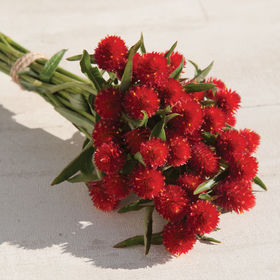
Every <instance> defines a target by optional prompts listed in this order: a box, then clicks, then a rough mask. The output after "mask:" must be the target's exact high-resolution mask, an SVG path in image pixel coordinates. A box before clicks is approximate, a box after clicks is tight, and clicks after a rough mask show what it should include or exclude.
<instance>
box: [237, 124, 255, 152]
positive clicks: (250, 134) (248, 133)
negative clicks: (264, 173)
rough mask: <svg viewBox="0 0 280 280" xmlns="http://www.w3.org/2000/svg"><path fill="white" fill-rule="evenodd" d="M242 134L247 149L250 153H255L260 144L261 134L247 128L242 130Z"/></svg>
mask: <svg viewBox="0 0 280 280" xmlns="http://www.w3.org/2000/svg"><path fill="white" fill-rule="evenodd" d="M240 134H241V136H243V137H244V138H245V142H246V151H247V152H248V153H249V154H252V153H254V152H255V151H256V149H257V148H258V146H259V144H260V136H259V135H258V134H257V133H256V132H254V131H252V130H250V129H247V128H245V129H243V130H241V131H240Z"/></svg>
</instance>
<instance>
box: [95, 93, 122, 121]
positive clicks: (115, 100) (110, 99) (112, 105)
mask: <svg viewBox="0 0 280 280" xmlns="http://www.w3.org/2000/svg"><path fill="white" fill-rule="evenodd" d="M94 106H95V110H96V112H97V114H98V115H99V116H100V117H101V118H103V119H107V120H115V121H116V120H117V119H118V118H119V117H120V115H121V92H120V91H119V90H118V89H116V88H108V89H103V90H101V91H100V92H99V93H98V95H97V96H96V98H95V101H94Z"/></svg>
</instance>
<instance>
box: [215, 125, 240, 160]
mask: <svg viewBox="0 0 280 280" xmlns="http://www.w3.org/2000/svg"><path fill="white" fill-rule="evenodd" d="M245 148H246V142H245V139H244V137H242V135H241V134H240V132H238V131H236V130H226V131H224V132H222V133H221V134H220V135H219V136H218V138H217V143H216V149H217V153H218V154H219V155H220V156H221V157H222V158H223V159H225V160H231V159H232V158H239V157H240V156H242V155H243V154H244V152H245Z"/></svg>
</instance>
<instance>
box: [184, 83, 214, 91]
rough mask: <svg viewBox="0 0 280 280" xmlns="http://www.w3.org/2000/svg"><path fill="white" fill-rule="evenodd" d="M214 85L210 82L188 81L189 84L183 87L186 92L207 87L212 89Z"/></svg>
mask: <svg viewBox="0 0 280 280" xmlns="http://www.w3.org/2000/svg"><path fill="white" fill-rule="evenodd" d="M214 87H216V85H214V84H211V83H199V84H195V83H189V84H186V85H184V89H185V90H186V92H188V93H191V92H200V91H205V90H208V89H212V88H214Z"/></svg>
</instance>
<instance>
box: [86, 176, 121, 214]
mask: <svg viewBox="0 0 280 280" xmlns="http://www.w3.org/2000/svg"><path fill="white" fill-rule="evenodd" d="M88 185H89V195H90V196H91V200H92V201H93V204H94V206H95V207H96V208H98V209H100V210H103V211H112V210H114V209H115V208H116V207H117V206H118V204H119V201H118V200H116V199H113V198H112V197H111V196H109V195H108V194H107V193H106V192H105V189H104V185H103V182H102V181H97V182H89V183H88Z"/></svg>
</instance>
